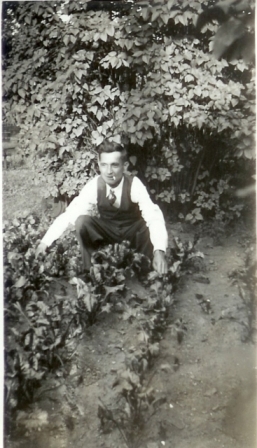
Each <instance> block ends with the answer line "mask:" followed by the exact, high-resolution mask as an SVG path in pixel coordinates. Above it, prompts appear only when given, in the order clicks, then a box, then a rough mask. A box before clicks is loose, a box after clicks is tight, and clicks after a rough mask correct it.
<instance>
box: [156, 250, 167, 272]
mask: <svg viewBox="0 0 257 448" xmlns="http://www.w3.org/2000/svg"><path fill="white" fill-rule="evenodd" d="M153 268H154V270H155V271H156V272H158V274H160V275H163V274H167V272H168V266H167V261H166V258H165V253H164V252H163V251H162V250H156V251H155V252H154V255H153Z"/></svg>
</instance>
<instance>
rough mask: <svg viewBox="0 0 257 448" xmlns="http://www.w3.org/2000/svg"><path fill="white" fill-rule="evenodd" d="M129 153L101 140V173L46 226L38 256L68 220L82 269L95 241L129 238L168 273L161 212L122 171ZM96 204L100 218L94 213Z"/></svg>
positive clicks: (87, 263) (138, 183)
mask: <svg viewBox="0 0 257 448" xmlns="http://www.w3.org/2000/svg"><path fill="white" fill-rule="evenodd" d="M128 164H129V163H128V161H127V152H126V150H125V149H124V148H123V147H122V146H121V145H117V144H113V143H110V142H103V143H102V144H101V145H99V146H98V165H99V170H100V175H99V176H96V177H95V178H93V179H91V180H90V181H89V182H88V183H87V184H86V185H85V187H84V188H83V189H82V190H81V192H80V194H79V196H77V197H76V198H75V199H74V200H73V201H72V202H71V203H70V205H69V206H68V207H67V209H66V211H65V213H63V214H61V215H60V216H58V217H57V218H56V219H55V221H54V222H53V224H52V225H51V226H50V227H49V229H48V231H47V233H46V234H45V236H44V238H43V239H42V241H41V243H40V244H39V246H38V248H37V250H36V257H37V256H38V255H39V254H40V253H42V254H44V253H45V251H46V249H47V247H48V246H50V245H51V244H52V243H53V241H55V240H56V239H57V238H59V237H60V236H61V235H62V234H63V232H64V231H65V230H66V229H67V228H68V227H69V225H70V224H72V225H75V229H76V235H77V238H78V241H79V244H80V248H81V253H82V259H83V265H84V268H85V270H86V271H89V269H90V266H91V255H92V252H93V251H94V250H96V249H97V247H98V246H99V244H101V243H102V244H103V243H104V244H113V243H121V242H122V241H124V240H128V241H130V243H131V246H132V247H133V248H135V249H136V251H137V252H140V253H143V254H144V255H146V256H148V257H149V258H152V259H153V262H152V263H153V268H154V269H155V270H156V271H157V272H158V273H159V274H161V275H162V274H166V273H167V262H166V258H165V252H166V249H167V244H168V237H167V231H166V227H165V222H164V218H163V214H162V212H161V210H160V208H159V207H158V206H157V205H155V204H154V203H153V202H152V201H151V199H150V197H149V195H148V193H147V190H146V188H145V186H144V185H143V184H142V182H141V181H140V180H139V179H138V178H137V177H135V176H130V175H128V174H126V170H127V167H128ZM96 206H97V208H98V212H99V214H100V217H96V216H92V211H93V210H94V209H95V207H96Z"/></svg>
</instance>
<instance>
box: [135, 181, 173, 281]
mask: <svg viewBox="0 0 257 448" xmlns="http://www.w3.org/2000/svg"><path fill="white" fill-rule="evenodd" d="M131 200H132V202H136V203H138V206H139V208H140V211H141V214H142V217H143V219H144V220H145V222H146V225H147V226H148V228H149V233H150V239H151V242H152V244H153V252H154V253H153V267H154V269H155V270H156V271H157V272H158V273H159V274H166V273H167V261H166V256H165V252H166V249H167V246H168V234H167V230H166V226H165V221H164V217H163V214H162V211H161V209H160V207H158V205H156V204H154V203H153V202H152V200H151V198H150V196H149V194H148V192H147V189H146V187H145V186H144V185H143V183H142V182H141V181H140V180H139V179H138V178H137V177H134V179H133V182H132V186H131Z"/></svg>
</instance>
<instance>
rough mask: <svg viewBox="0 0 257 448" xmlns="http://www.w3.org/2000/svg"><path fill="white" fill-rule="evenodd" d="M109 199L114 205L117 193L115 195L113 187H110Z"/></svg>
mask: <svg viewBox="0 0 257 448" xmlns="http://www.w3.org/2000/svg"><path fill="white" fill-rule="evenodd" d="M107 199H108V201H109V203H110V204H111V205H113V204H114V202H115V201H116V199H117V198H116V195H115V193H114V191H113V190H112V189H110V192H109V194H108V196H107Z"/></svg>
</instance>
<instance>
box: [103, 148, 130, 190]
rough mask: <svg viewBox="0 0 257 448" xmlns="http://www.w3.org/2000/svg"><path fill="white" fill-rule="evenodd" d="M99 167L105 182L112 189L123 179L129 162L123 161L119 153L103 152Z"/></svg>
mask: <svg viewBox="0 0 257 448" xmlns="http://www.w3.org/2000/svg"><path fill="white" fill-rule="evenodd" d="M98 165H99V169H100V173H101V176H102V178H103V180H104V181H105V182H106V183H107V184H108V185H110V187H116V186H117V185H118V184H119V183H120V181H121V179H122V176H123V172H124V169H125V167H126V165H127V162H124V161H123V158H122V154H121V153H120V152H119V151H114V152H110V153H108V152H103V153H102V154H100V157H99V160H98Z"/></svg>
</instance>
